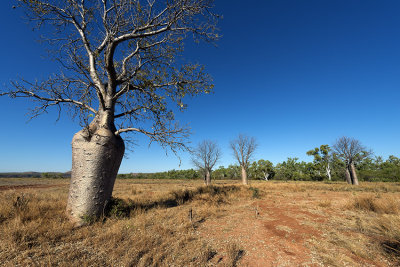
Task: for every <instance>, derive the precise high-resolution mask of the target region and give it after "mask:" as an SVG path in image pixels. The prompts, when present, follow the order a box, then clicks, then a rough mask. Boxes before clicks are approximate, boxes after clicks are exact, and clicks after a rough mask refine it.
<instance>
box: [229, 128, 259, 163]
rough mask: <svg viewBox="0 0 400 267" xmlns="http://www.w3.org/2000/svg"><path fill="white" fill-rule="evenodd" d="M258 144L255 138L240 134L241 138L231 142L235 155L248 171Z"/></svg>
mask: <svg viewBox="0 0 400 267" xmlns="http://www.w3.org/2000/svg"><path fill="white" fill-rule="evenodd" d="M257 146H258V145H257V142H256V139H255V138H254V137H249V136H246V135H243V134H240V135H239V137H238V138H237V139H235V140H233V141H232V142H231V148H232V151H233V155H234V156H235V158H236V160H237V161H238V162H239V164H240V166H242V167H243V168H245V169H247V168H248V167H249V165H250V161H251V159H252V157H253V155H254V152H255V151H256V149H257Z"/></svg>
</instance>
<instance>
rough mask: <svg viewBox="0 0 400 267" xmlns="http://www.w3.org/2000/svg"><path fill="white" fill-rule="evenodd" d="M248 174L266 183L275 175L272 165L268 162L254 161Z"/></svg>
mask: <svg viewBox="0 0 400 267" xmlns="http://www.w3.org/2000/svg"><path fill="white" fill-rule="evenodd" d="M249 174H250V176H251V177H252V178H254V179H262V180H266V181H268V180H269V179H271V178H272V177H274V175H275V170H274V165H273V164H272V162H270V161H268V160H263V159H260V160H259V161H254V162H253V163H252V164H251V165H250V167H249Z"/></svg>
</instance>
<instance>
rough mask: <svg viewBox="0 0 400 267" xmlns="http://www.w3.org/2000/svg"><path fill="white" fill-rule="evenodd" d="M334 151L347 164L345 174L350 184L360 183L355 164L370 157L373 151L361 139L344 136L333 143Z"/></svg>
mask: <svg viewBox="0 0 400 267" xmlns="http://www.w3.org/2000/svg"><path fill="white" fill-rule="evenodd" d="M333 151H334V153H335V154H336V155H337V157H338V158H340V159H342V160H343V161H344V162H345V164H346V170H345V176H346V181H347V183H349V184H353V185H358V184H359V182H358V177H357V172H356V167H355V164H356V163H357V162H359V161H361V160H362V159H364V158H366V157H369V156H370V155H371V154H372V152H371V151H367V148H366V147H364V146H362V145H361V143H360V141H358V140H356V139H354V138H351V137H347V136H343V137H340V138H339V139H337V140H336V142H335V144H334V145H333Z"/></svg>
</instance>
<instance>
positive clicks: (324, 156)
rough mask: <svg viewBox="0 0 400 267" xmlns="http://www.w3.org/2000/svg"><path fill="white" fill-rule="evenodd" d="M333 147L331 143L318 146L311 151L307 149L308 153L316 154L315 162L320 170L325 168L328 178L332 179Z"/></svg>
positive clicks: (310, 154)
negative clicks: (330, 145)
mask: <svg viewBox="0 0 400 267" xmlns="http://www.w3.org/2000/svg"><path fill="white" fill-rule="evenodd" d="M330 152H331V148H330V147H329V145H321V146H320V147H319V148H318V147H316V148H314V149H312V150H310V151H307V155H309V156H314V164H315V166H316V168H317V170H318V171H320V170H321V169H322V170H324V172H325V174H326V176H327V177H328V180H329V181H331V180H332V175H331V171H332V169H331V164H330V162H331V153H330Z"/></svg>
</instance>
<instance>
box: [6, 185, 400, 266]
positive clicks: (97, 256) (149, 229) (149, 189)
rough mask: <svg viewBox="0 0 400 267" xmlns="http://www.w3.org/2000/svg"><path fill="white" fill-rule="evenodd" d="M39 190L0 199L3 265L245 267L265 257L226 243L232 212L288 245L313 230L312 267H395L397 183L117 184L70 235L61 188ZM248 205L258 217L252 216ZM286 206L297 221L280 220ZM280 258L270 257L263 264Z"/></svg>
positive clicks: (399, 228) (399, 218)
mask: <svg viewBox="0 0 400 267" xmlns="http://www.w3.org/2000/svg"><path fill="white" fill-rule="evenodd" d="M24 181H25V182H26V184H33V183H34V182H32V181H31V180H28V179H27V180H24ZM0 183H2V184H7V181H5V180H2V181H0ZM14 183H16V182H14ZM43 183H44V184H49V185H58V186H55V187H48V188H33V189H23V190H7V191H0V203H1V205H0V262H1V263H2V264H3V265H4V266H15V265H17V264H20V265H23V266H33V265H39V266H42V265H55V266H71V265H72V266H75V265H81V266H215V265H218V266H241V264H243V265H245V266H253V265H252V261H251V259H252V258H251V257H252V255H257V254H259V253H261V252H265V251H263V250H262V249H263V247H253V248H252V244H248V243H247V244H246V243H241V242H240V241H239V240H240V238H239V239H238V238H236V237H235V238H233V236H231V235H233V234H235V227H236V226H238V225H237V224H233V225H229V224H228V221H229V218H233V217H234V218H239V223H240V214H237V213H238V212H244V214H246V215H244V216H247V217H243V218H246V222H247V223H249V224H248V225H244V227H249V232H252V231H253V232H254V235H256V233H258V234H260V233H261V234H265V233H268V234H274V233H275V232H276V233H277V234H279V233H281V234H283V233H284V234H285V235H284V237H283V238H282V237H280V236H277V238H278V239H277V240H280V241H279V242H289V243H288V244H290V246H292V245H293V244H294V243H293V236H296V235H298V238H300V235H299V234H298V233H299V231H300V232H301V231H306V230H307V229H315V231H318V233H319V234H318V235H315V236H313V237H312V238H311V239H309V240H306V243H305V244H304V248H303V250H309V251H310V252H309V254H310V255H311V260H310V262H312V263H315V264H316V265H325V266H345V265H348V266H396V264H398V263H400V262H399V258H400V211H399V208H400V206H399V204H400V203H399V196H400V185H399V184H385V183H376V184H374V183H365V184H362V185H361V186H359V187H352V186H348V185H346V184H344V183H326V184H325V183H306V182H298V183H292V182H290V183H285V182H253V183H252V184H251V186H250V187H242V186H238V182H236V181H217V182H216V183H215V186H211V187H204V186H202V185H201V184H202V182H201V181H169V180H159V181H158V180H140V181H138V180H119V181H117V183H116V186H115V192H114V198H113V201H112V203H110V206H109V208H108V210H107V213H106V217H105V218H104V219H103V220H100V221H97V222H93V223H92V224H91V225H88V226H85V227H82V228H78V229H74V228H72V226H71V225H70V224H69V222H68V221H67V219H66V217H65V215H64V209H65V205H66V203H65V201H66V196H67V190H68V188H67V183H66V181H65V180H60V183H59V184H57V183H56V182H54V181H49V182H46V180H43ZM43 183H42V184H43ZM21 184H23V183H22V182H21ZM263 203H264V204H263ZM265 203H267V204H268V205H267V206H268V207H271V208H266V207H265V205H266V204H265ZM255 205H257V209H259V211H260V215H259V216H254V207H255ZM258 205H260V206H258ZM263 205H264V206H263ZM288 208H290V210H293V211H296V210H302V213H297V214H292V212H287V213H285V210H287V209H288ZM279 209H280V210H279ZM189 211H191V212H192V213H191V214H192V216H191V217H189ZM278 211H279V214H281V213H282V214H283V215H284V216H286V217H282V218H283V221H282V222H283V223H284V222H285V221H286V222H287V223H289V222H290V221H288V219H289V217H287V216H291V217H290V218H291V220H292V221H293V222H292V224H288V225H285V224H282V225H279V223H280V221H279V216H278V214H277V213H276V212H278ZM304 212H307V213H304ZM307 214H308V215H307ZM274 216H278V217H274ZM310 216H311V217H310ZM316 218H323V219H321V220H319V219H316ZM271 220H273V221H276V222H277V224H278V225H276V227H272V228H268V229H271V230H270V231H272V232H268V231H269V230H265V229H264V228H263V227H264V224H265V223H266V222H268V221H271ZM214 222H222V223H223V224H222V225H221V231H220V232H218V231H216V233H217V235H214V234H213V235H212V237H213V239H215V240H214V241H211V240H210V238H209V237H207V235H204V233H207V231H209V230H208V228H207V227H212V225H213V223H214ZM225 222H226V224H224V223H225ZM251 227H259V228H260V229H258V228H257V229H258V230H257V231H258V232H257V231H256V230H255V229H256V228H254V230H253V229H252V228H251ZM296 227H301V228H299V229H298V228H296ZM289 229H290V231H288V230H289ZM266 231H267V232H266ZM227 233H229V234H228V237H226V234H227ZM311 233H313V231H311ZM286 236H287V241H285V238H286ZM231 237H232V238H231ZM225 238H226V239H225ZM256 238H257V240H258V239H260V238H264V239H262V240H259V241H260V242H259V244H262V246H264V245H265V246H267V247H268V246H270V247H272V248H273V247H274V246H276V245H277V244H274V243H271V242H272V240H275V239H273V238H275V237H274V236H272V239H271V237H267V236H265V237H262V236H257V237H256ZM221 239H224V240H222V241H221ZM261 241H262V242H261ZM275 242H276V241H275ZM283 244H284V243H283ZM297 245H301V244H297ZM260 246H261V245H260ZM284 246H286V245H285V244H284ZM253 249H254V251H253ZM259 249H261V250H259ZM289 252H290V251H289ZM291 253H293V251H292V252H291ZM272 254H273V253H272ZM290 257H295V256H290ZM289 259H290V258H284V256H282V255H280V254H279V255H277V258H276V259H271V261H270V264H277V265H279V263H284V262H289ZM266 260H267V259H266ZM268 260H269V259H268ZM242 262H243V263H242ZM267 262H268V261H267ZM296 263H297V262H296ZM257 264H259V263H257ZM267 265H268V264H267ZM288 266H289V265H288Z"/></svg>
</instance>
